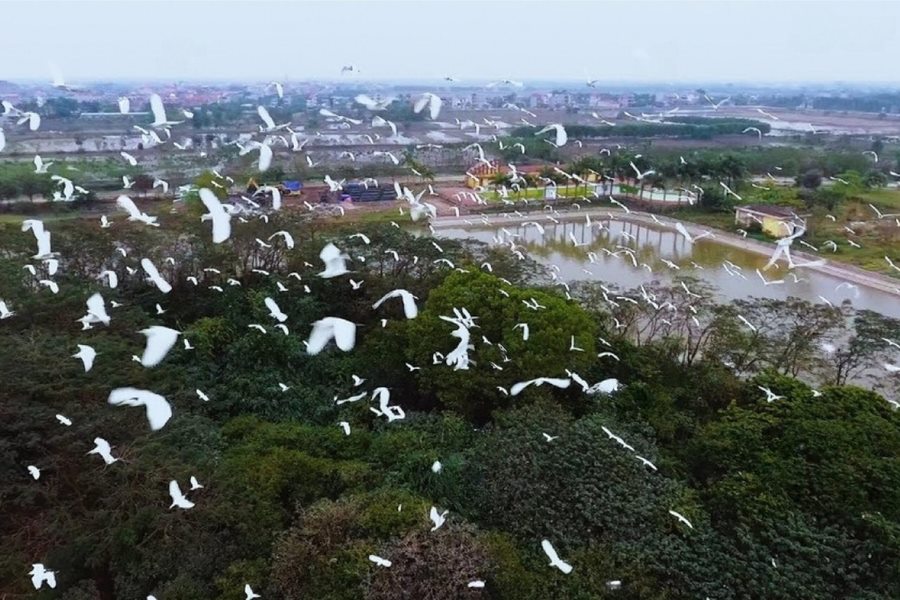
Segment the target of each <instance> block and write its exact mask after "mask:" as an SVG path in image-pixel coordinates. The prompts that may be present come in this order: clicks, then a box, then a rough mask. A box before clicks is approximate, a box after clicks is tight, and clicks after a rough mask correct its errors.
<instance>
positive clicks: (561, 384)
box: [509, 377, 572, 396]
mask: <svg viewBox="0 0 900 600" xmlns="http://www.w3.org/2000/svg"><path fill="white" fill-rule="evenodd" d="M545 383H548V384H550V385H552V386H554V387H558V388H560V389H566V388H567V387H569V386H570V385H571V384H572V380H571V379H554V378H552V377H538V378H537V379H529V380H528V381H520V382H519V383H516V384H513V386H512V387H511V388H509V395H510V396H518V395H519V393H521V392H522V390H524V389H525V388H527V387H528V386H530V385H534V386H540V385H543V384H545Z"/></svg>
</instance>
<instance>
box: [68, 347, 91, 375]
mask: <svg viewBox="0 0 900 600" xmlns="http://www.w3.org/2000/svg"><path fill="white" fill-rule="evenodd" d="M96 356H97V351H96V350H94V349H93V348H91V347H90V346H85V345H84V344H78V352H77V353H75V354H73V355H72V358H80V359H81V362H82V363H83V364H84V372H85V373H87V372H88V371H90V370H91V368H92V367H93V366H94V358H95V357H96Z"/></svg>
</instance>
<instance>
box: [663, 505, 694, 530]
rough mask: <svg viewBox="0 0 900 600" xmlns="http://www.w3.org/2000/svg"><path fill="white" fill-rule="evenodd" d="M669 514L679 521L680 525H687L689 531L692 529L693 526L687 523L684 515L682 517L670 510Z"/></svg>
mask: <svg viewBox="0 0 900 600" xmlns="http://www.w3.org/2000/svg"><path fill="white" fill-rule="evenodd" d="M669 514H670V515H672V516H673V517H675V518H676V519H678V520H679V521H681V522H682V523H684V524H685V525H687V526H688V527H690V528H691V529H693V528H694V526H693V525H691V522H690V521H688V520H687V519H686V518H685V517H684V515H682V514H681V513H678V512H675V511H674V510H670V511H669Z"/></svg>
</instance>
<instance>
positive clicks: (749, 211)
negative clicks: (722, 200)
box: [734, 204, 806, 237]
mask: <svg viewBox="0 0 900 600" xmlns="http://www.w3.org/2000/svg"><path fill="white" fill-rule="evenodd" d="M734 222H735V223H736V224H738V225H741V226H743V227H745V228H747V227H752V226H754V225H755V224H758V225H759V226H760V228H761V229H762V231H763V233H765V234H766V235H770V236H772V237H784V236H787V235H791V234H793V233H794V231H795V230H796V229H797V228H800V227H806V221H805V220H804V219H803V218H801V217H800V216H799V215H797V213H796V212H794V210H793V209H791V208H788V207H786V206H772V205H768V204H751V205H748V206H738V207H737V208H736V209H735V210H734Z"/></svg>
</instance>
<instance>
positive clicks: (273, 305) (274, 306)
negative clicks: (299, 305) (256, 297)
mask: <svg viewBox="0 0 900 600" xmlns="http://www.w3.org/2000/svg"><path fill="white" fill-rule="evenodd" d="M263 302H265V303H266V308H268V309H269V316H270V317H272V318H273V319H275V320H277V321H278V322H279V323H284V322H285V321H287V315H286V314H284V313H283V312H281V309H280V308H278V303H277V302H275V300H273V299H272V298H269V297H266V299H265V300H264V301H263Z"/></svg>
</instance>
